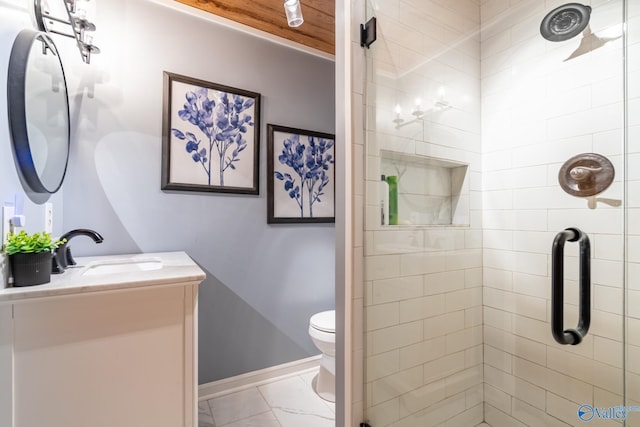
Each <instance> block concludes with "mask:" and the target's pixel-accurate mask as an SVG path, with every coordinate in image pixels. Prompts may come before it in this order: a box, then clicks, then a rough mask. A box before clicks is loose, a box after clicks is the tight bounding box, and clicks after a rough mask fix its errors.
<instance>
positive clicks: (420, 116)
mask: <svg viewBox="0 0 640 427" xmlns="http://www.w3.org/2000/svg"><path fill="white" fill-rule="evenodd" d="M450 108H453V106H452V105H451V104H449V101H447V100H446V99H445V98H444V93H443V92H440V95H439V96H438V99H436V100H435V101H434V103H433V107H432V108H429V109H427V110H426V111H425V110H423V109H422V100H421V99H420V98H417V99H416V105H415V106H414V109H413V111H412V112H411V115H412V116H414V118H413V119H411V120H408V121H405V120H404V119H403V118H402V117H400V115H401V114H402V107H400V104H396V108H395V112H396V116H395V118H394V119H393V123H394V124H395V125H396V129H399V128H401V127H404V126H407V125H409V124H411V123H415V122H418V121H422V120H424V116H425V115H426V114H427V113H436V112H440V111H445V110H448V109H450Z"/></svg>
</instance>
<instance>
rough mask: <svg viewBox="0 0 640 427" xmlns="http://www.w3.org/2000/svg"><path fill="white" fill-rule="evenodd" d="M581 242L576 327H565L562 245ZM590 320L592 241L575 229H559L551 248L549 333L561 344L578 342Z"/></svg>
mask: <svg viewBox="0 0 640 427" xmlns="http://www.w3.org/2000/svg"><path fill="white" fill-rule="evenodd" d="M567 241H569V242H578V244H579V245H580V267H579V268H580V274H579V288H580V291H579V292H580V294H579V312H578V326H576V328H575V329H564V244H565V243H566V242H567ZM590 323H591V243H590V241H589V236H587V234H586V233H584V232H582V231H581V230H579V229H577V228H567V229H566V230H563V231H561V232H559V233H558V234H557V235H556V237H555V239H554V240H553V248H552V251H551V333H552V334H553V338H554V339H555V340H556V341H557V342H558V343H559V344H563V345H567V344H571V345H576V344H580V342H581V341H582V339H583V338H584V337H585V335H587V332H588V331H589V325H590Z"/></svg>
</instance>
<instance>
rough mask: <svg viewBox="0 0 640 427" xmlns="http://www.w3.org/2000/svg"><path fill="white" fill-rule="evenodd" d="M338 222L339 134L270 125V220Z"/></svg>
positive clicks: (268, 130) (268, 186)
mask: <svg viewBox="0 0 640 427" xmlns="http://www.w3.org/2000/svg"><path fill="white" fill-rule="evenodd" d="M333 222H335V135H333V134H329V133H324V132H315V131H309V130H303V129H296V128H291V127H286V126H279V125H274V124H268V125H267V223H268V224H283V223H333Z"/></svg>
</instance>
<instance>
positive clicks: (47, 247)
mask: <svg viewBox="0 0 640 427" xmlns="http://www.w3.org/2000/svg"><path fill="white" fill-rule="evenodd" d="M61 243H63V242H62V241H61V240H56V241H53V240H51V235H50V234H49V233H45V232H42V233H33V234H28V233H27V232H26V231H24V230H22V231H20V232H19V233H17V234H16V233H9V235H8V236H7V243H6V244H5V247H4V252H5V253H6V254H7V255H8V257H9V265H10V267H11V274H12V276H13V286H32V285H41V284H43V283H48V282H49V281H50V280H51V257H52V256H53V250H54V249H56V248H57V247H58V246H59V245H60V244H61Z"/></svg>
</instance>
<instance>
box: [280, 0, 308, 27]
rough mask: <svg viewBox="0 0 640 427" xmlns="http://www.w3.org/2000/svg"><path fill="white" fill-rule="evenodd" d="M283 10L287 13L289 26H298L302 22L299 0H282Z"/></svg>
mask: <svg viewBox="0 0 640 427" xmlns="http://www.w3.org/2000/svg"><path fill="white" fill-rule="evenodd" d="M284 11H285V12H286V14H287V23H288V24H289V26H290V27H299V26H300V25H302V23H303V22H304V18H302V9H301V8H300V0H284Z"/></svg>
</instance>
